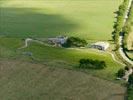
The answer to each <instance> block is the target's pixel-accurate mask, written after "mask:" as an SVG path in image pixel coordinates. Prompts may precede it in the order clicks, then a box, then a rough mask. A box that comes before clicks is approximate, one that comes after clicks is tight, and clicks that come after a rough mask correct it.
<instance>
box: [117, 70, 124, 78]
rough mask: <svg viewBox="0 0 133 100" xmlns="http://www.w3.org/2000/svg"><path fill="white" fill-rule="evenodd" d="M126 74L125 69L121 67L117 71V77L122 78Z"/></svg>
mask: <svg viewBox="0 0 133 100" xmlns="http://www.w3.org/2000/svg"><path fill="white" fill-rule="evenodd" d="M124 75H125V70H124V69H122V68H121V69H119V70H118V72H117V77H119V78H122V77H123V76H124Z"/></svg>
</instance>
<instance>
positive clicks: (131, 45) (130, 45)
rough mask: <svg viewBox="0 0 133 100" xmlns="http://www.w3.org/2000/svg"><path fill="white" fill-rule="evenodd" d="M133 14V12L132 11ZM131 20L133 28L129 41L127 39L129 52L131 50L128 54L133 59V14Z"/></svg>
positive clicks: (132, 28)
mask: <svg viewBox="0 0 133 100" xmlns="http://www.w3.org/2000/svg"><path fill="white" fill-rule="evenodd" d="M132 13H133V11H132ZM131 18H132V19H131V20H132V22H131V23H132V27H131V32H130V33H129V35H128V39H127V48H128V50H130V52H127V54H128V56H129V57H130V58H131V59H133V14H132V16H131Z"/></svg>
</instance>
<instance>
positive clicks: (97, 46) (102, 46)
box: [91, 42, 109, 50]
mask: <svg viewBox="0 0 133 100" xmlns="http://www.w3.org/2000/svg"><path fill="white" fill-rule="evenodd" d="M108 47H109V43H108V42H96V43H93V44H92V45H91V48H95V49H99V50H106V49H107V48H108Z"/></svg>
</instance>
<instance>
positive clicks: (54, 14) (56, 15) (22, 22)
mask: <svg viewBox="0 0 133 100" xmlns="http://www.w3.org/2000/svg"><path fill="white" fill-rule="evenodd" d="M120 1H121V0H78V1H76V0H39V1H38V0H37V1H35V0H26V1H25V0H1V1H0V20H1V24H0V34H4V35H8V36H11V37H28V36H31V37H52V36H57V35H60V34H63V35H68V36H80V37H82V38H86V39H89V40H96V41H97V40H110V39H111V32H112V25H113V22H114V12H115V11H116V10H117V8H118V5H119V4H120Z"/></svg>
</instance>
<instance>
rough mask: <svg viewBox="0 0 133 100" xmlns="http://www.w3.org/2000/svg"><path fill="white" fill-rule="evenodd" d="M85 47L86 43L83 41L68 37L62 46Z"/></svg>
mask: <svg viewBox="0 0 133 100" xmlns="http://www.w3.org/2000/svg"><path fill="white" fill-rule="evenodd" d="M86 45H87V41H86V40H84V39H80V38H78V37H69V38H68V39H67V41H66V43H64V44H63V45H62V46H64V47H85V46H86Z"/></svg>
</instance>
